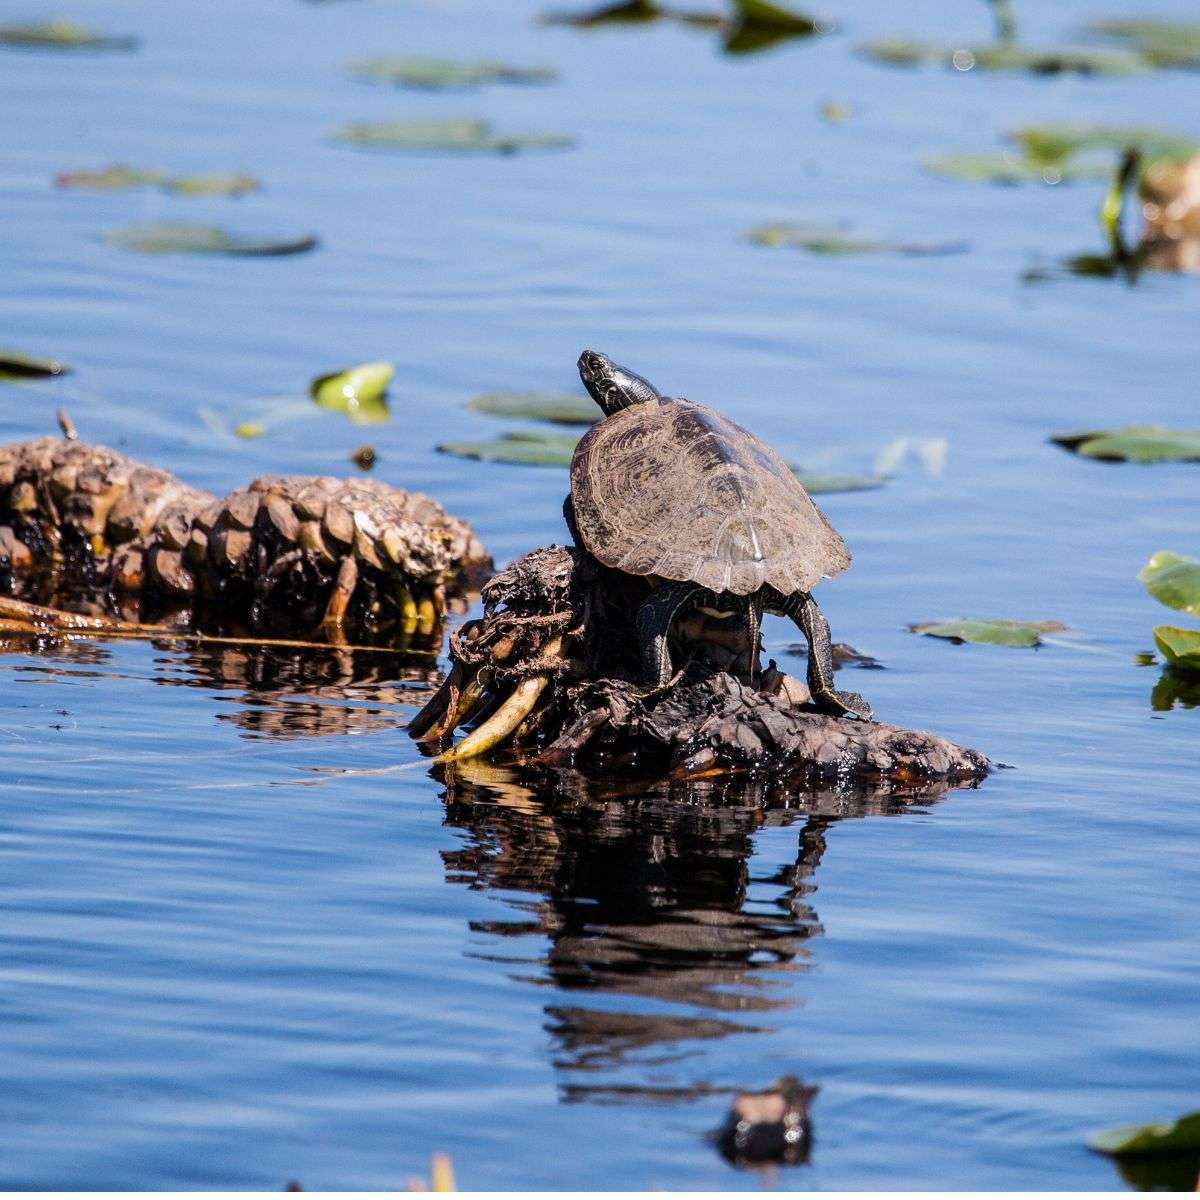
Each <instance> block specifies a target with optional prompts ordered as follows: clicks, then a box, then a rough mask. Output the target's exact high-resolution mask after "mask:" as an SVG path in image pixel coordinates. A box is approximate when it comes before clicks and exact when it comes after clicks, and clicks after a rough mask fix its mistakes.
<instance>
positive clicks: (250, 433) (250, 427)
mask: <svg viewBox="0 0 1200 1200" xmlns="http://www.w3.org/2000/svg"><path fill="white" fill-rule="evenodd" d="M233 432H234V433H235V434H237V436H238V437H240V438H256V437H262V435H263V434H264V433H266V432H267V427H266V426H265V425H264V424H263V423H262V422H261V421H242V422H241V423H240V424H238V425H235V426H234V427H233Z"/></svg>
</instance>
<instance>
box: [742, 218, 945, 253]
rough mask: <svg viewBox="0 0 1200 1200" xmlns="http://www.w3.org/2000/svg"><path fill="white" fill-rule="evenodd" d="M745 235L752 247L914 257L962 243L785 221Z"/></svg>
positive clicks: (756, 227)
mask: <svg viewBox="0 0 1200 1200" xmlns="http://www.w3.org/2000/svg"><path fill="white" fill-rule="evenodd" d="M744 236H745V238H746V240H747V241H749V242H752V243H753V244H754V245H756V246H788V247H792V248H794V249H798V250H807V251H809V253H811V254H829V255H849V254H905V255H915V256H925V255H940V254H961V253H962V252H963V251H964V250H966V249H967V246H966V243H965V242H897V241H887V240H885V239H882V238H871V237H862V236H860V235H858V234H854V233H851V232H849V231H848V230H847V229H845V228H844V227H838V226H833V225H808V224H797V223H790V222H786V221H781V222H777V223H775V224H772V225H756V226H755V227H754V228H752V229H748V230H746V233H745V235H744Z"/></svg>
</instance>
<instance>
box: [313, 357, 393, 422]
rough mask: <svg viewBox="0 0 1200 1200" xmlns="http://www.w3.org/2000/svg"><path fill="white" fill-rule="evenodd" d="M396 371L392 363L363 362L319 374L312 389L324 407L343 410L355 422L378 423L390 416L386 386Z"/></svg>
mask: <svg viewBox="0 0 1200 1200" xmlns="http://www.w3.org/2000/svg"><path fill="white" fill-rule="evenodd" d="M395 373H396V368H395V367H394V366H393V365H392V364H391V363H390V362H369V363H360V364H359V365H358V366H356V367H347V368H346V369H345V370H344V371H334V372H332V373H331V374H329V375H320V376H318V377H317V378H316V379H314V380H313V381H312V383H311V385H310V386H309V392H310V394H311V395H312V398H313V399H314V400H315V401H316V402H317V404H318V405H319V406H320V407H321V408H328V409H333V410H334V411H335V412H344V413H345V414H346V415H347V416H348V417H349V418H350V420H351V421H353V422H354V423H355V424H356V425H379V424H381V423H382V422H384V421H386V420H387V419H388V416H389V413H388V407H387V389H388V384H390V383H391V382H392V376H394V375H395Z"/></svg>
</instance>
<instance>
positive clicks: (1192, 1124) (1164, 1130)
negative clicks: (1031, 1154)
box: [1088, 634, 1200, 1158]
mask: <svg viewBox="0 0 1200 1200" xmlns="http://www.w3.org/2000/svg"><path fill="white" fill-rule="evenodd" d="M1196 636H1197V642H1196V649H1197V652H1198V653H1200V634H1197V635H1196ZM1088 1146H1089V1147H1090V1148H1091V1149H1093V1150H1095V1151H1096V1152H1097V1153H1098V1154H1107V1155H1109V1156H1111V1157H1113V1158H1124V1157H1134V1156H1137V1157H1144V1156H1147V1155H1159V1154H1179V1153H1182V1152H1187V1151H1200V1112H1193V1113H1188V1114H1187V1115H1186V1116H1182V1117H1180V1118H1179V1119H1178V1120H1177V1121H1163V1122H1162V1123H1161V1124H1156V1125H1126V1126H1123V1127H1122V1128H1120V1129H1106V1130H1104V1131H1103V1132H1101V1133H1094V1134H1092V1136H1091V1137H1090V1138H1088Z"/></svg>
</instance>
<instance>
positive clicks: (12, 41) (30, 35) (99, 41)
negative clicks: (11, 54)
mask: <svg viewBox="0 0 1200 1200" xmlns="http://www.w3.org/2000/svg"><path fill="white" fill-rule="evenodd" d="M137 44H138V40H137V38H135V37H111V36H109V35H107V34H103V33H97V32H96V31H95V30H94V29H89V28H88V27H87V26H86V25H77V24H76V23H75V22H74V21H38V22H34V23H31V24H29V25H0V46H18V47H21V48H23V49H38V50H133V49H134V48H135V47H136V46H137Z"/></svg>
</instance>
